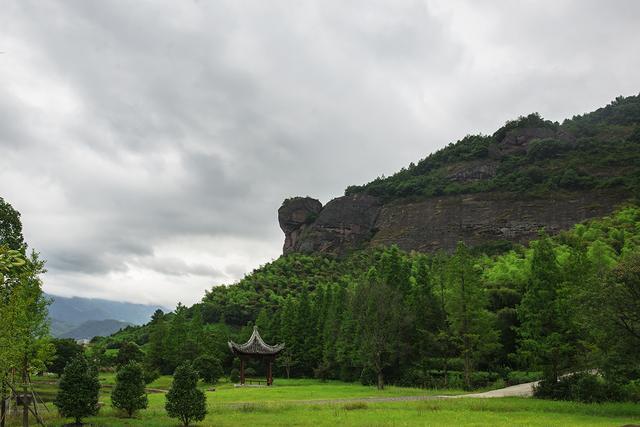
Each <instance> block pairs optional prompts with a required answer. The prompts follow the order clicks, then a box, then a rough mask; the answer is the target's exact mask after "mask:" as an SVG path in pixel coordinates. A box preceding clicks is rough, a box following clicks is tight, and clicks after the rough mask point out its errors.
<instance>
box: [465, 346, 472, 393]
mask: <svg viewBox="0 0 640 427" xmlns="http://www.w3.org/2000/svg"><path fill="white" fill-rule="evenodd" d="M465 341H466V339H465ZM465 347H466V343H465ZM464 384H465V386H466V387H467V390H471V358H470V357H469V351H468V350H465V351H464Z"/></svg>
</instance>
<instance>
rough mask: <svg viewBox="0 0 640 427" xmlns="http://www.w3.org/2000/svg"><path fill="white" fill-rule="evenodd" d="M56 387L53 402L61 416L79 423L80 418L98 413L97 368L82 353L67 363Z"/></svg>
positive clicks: (98, 388)
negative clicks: (56, 391) (56, 393)
mask: <svg viewBox="0 0 640 427" xmlns="http://www.w3.org/2000/svg"><path fill="white" fill-rule="evenodd" d="M58 388H59V390H58V395H57V396H56V400H55V402H54V403H53V404H54V405H56V406H57V407H58V411H59V412H60V415H62V416H63V417H65V418H73V419H74V420H75V422H76V424H78V425H80V424H82V418H84V417H88V416H91V415H97V414H98V393H99V392H100V381H99V380H98V369H97V368H96V367H95V366H94V365H92V364H90V363H89V362H88V361H87V359H86V358H85V357H84V356H83V355H78V356H76V357H75V358H74V359H73V360H71V361H70V362H69V363H68V364H67V366H66V367H65V368H64V371H63V373H62V377H61V378H60V383H59V385H58Z"/></svg>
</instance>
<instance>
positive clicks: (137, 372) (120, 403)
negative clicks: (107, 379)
mask: <svg viewBox="0 0 640 427" xmlns="http://www.w3.org/2000/svg"><path fill="white" fill-rule="evenodd" d="M144 386H145V380H144V372H143V370H142V367H141V366H140V365H139V364H138V363H136V362H129V363H127V364H126V365H123V366H122V367H120V369H118V372H117V373H116V386H115V387H114V389H113V392H112V393H111V404H112V405H113V407H114V408H118V409H121V410H123V411H125V412H126V413H127V415H128V416H129V418H131V417H132V416H133V414H134V413H135V412H136V411H138V410H140V409H144V408H146V407H147V405H148V400H147V394H146V392H145V389H144Z"/></svg>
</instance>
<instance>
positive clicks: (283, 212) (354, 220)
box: [278, 194, 382, 254]
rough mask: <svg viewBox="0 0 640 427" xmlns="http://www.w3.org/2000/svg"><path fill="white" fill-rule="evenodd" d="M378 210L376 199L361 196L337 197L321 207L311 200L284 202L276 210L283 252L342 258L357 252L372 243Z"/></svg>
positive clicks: (379, 206)
mask: <svg viewBox="0 0 640 427" xmlns="http://www.w3.org/2000/svg"><path fill="white" fill-rule="evenodd" d="M381 207H382V204H381V203H380V202H379V200H378V199H376V198H375V197H372V196H368V195H363V194H358V195H355V196H344V197H338V198H336V199H333V200H331V201H330V202H329V203H327V204H326V206H324V207H322V204H321V203H320V202H319V201H318V200H315V199H311V198H294V199H288V200H285V202H284V203H283V204H282V206H281V207H280V209H278V219H279V222H280V228H282V231H284V233H285V241H284V247H283V252H284V253H285V254H286V253H289V252H307V253H309V252H329V253H336V254H343V253H345V252H346V251H348V250H350V249H355V248H359V247H361V246H362V245H363V244H365V243H368V242H369V241H370V240H371V237H372V236H373V234H374V227H375V222H376V219H377V218H378V213H379V212H380V208H381ZM309 218H313V220H309Z"/></svg>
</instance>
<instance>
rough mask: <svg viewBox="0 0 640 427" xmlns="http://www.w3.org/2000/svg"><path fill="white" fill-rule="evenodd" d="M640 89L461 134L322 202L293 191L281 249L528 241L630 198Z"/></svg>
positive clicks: (639, 175) (637, 182) (636, 169)
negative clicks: (568, 115)
mask: <svg viewBox="0 0 640 427" xmlns="http://www.w3.org/2000/svg"><path fill="white" fill-rule="evenodd" d="M639 188H640V96H631V97H627V98H623V97H619V98H616V100H614V101H613V102H612V103H611V104H609V105H608V106H606V107H604V108H601V109H598V110H596V111H594V112H592V113H589V114H585V115H582V116H575V117H573V118H572V119H569V120H565V121H564V122H563V123H562V124H559V123H554V122H550V121H547V120H544V119H542V118H541V117H540V116H539V115H538V114H531V115H529V116H527V117H520V118H519V119H517V120H514V121H512V122H508V123H507V124H506V125H505V126H503V127H502V128H500V129H499V130H497V131H496V132H495V133H494V134H493V135H491V136H484V135H475V136H467V137H465V138H464V139H462V140H460V141H458V142H457V143H455V144H449V145H448V146H447V147H445V148H443V149H442V150H440V151H437V152H435V153H433V154H431V155H430V156H428V157H427V158H425V159H423V160H421V161H419V162H418V163H417V164H411V165H409V167H408V168H406V169H402V170H401V171H400V172H398V173H396V174H394V175H393V176H390V177H387V178H385V177H380V178H377V179H375V180H373V181H372V182H370V183H368V184H365V185H362V186H351V187H348V188H347V189H346V191H345V195H344V196H342V197H338V198H335V199H333V200H331V201H330V202H328V203H327V204H326V205H325V206H322V204H321V203H320V202H319V201H317V200H315V199H312V198H309V197H305V198H300V197H294V198H291V199H287V200H285V201H284V203H283V204H282V206H281V207H280V209H279V210H278V219H279V222H280V227H281V228H282V230H283V231H284V233H285V242H284V247H283V252H284V253H290V252H303V253H335V254H344V253H346V252H348V251H350V250H353V249H359V248H362V247H368V246H379V245H390V244H397V245H398V246H399V247H400V248H402V249H404V250H418V251H425V252H426V251H433V250H436V249H441V248H442V249H446V250H452V249H453V248H454V247H455V245H456V243H457V242H458V241H460V240H462V241H464V242H466V243H468V244H471V245H474V246H478V245H495V244H498V245H500V244H502V245H504V244H505V243H508V242H516V243H526V242H528V241H529V240H531V239H532V238H534V237H535V236H536V235H537V233H538V231H539V230H540V229H541V228H545V229H546V230H547V231H548V232H550V233H556V232H558V231H560V230H566V229H568V228H569V227H571V226H572V225H573V224H576V223H579V222H582V221H584V220H586V219H590V218H595V217H600V216H603V215H606V214H608V213H610V212H612V211H613V209H614V208H615V206H617V205H619V204H620V203H622V202H624V201H626V200H629V199H633V198H637V196H638V194H639Z"/></svg>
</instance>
